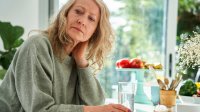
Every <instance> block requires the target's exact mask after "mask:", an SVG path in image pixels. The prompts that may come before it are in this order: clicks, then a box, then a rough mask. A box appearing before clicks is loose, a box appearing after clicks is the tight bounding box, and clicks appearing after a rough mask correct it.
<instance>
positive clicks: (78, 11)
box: [75, 9, 83, 14]
mask: <svg viewBox="0 0 200 112" xmlns="http://www.w3.org/2000/svg"><path fill="white" fill-rule="evenodd" d="M75 12H76V14H83V12H82V11H81V10H79V9H75Z"/></svg>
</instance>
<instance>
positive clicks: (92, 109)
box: [83, 104, 131, 112]
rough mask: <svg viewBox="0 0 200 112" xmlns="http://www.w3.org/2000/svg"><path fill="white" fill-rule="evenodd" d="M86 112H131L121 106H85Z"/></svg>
mask: <svg viewBox="0 0 200 112" xmlns="http://www.w3.org/2000/svg"><path fill="white" fill-rule="evenodd" d="M83 110H84V112H131V110H130V109H128V108H126V107H125V106H123V105H121V104H108V105H102V106H84V107H83Z"/></svg>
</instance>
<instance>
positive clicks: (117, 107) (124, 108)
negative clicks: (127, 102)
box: [109, 104, 131, 112]
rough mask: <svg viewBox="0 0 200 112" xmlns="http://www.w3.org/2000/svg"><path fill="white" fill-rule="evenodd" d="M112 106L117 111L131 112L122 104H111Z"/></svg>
mask: <svg viewBox="0 0 200 112" xmlns="http://www.w3.org/2000/svg"><path fill="white" fill-rule="evenodd" d="M109 105H111V106H112V107H113V108H114V109H117V110H118V111H119V110H120V112H131V110H130V109H129V108H127V107H125V106H123V105H121V104H109Z"/></svg>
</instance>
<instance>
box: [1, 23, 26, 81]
mask: <svg viewBox="0 0 200 112" xmlns="http://www.w3.org/2000/svg"><path fill="white" fill-rule="evenodd" d="M23 33H24V28H23V27H21V26H13V25H12V24H11V23H10V22H2V21H0V38H1V39H2V42H3V47H4V50H0V66H1V68H0V79H3V77H4V75H5V73H6V70H7V69H8V67H9V65H10V63H11V61H12V59H13V56H14V54H15V52H16V51H17V48H18V47H19V46H20V45H21V44H22V43H23V41H24V40H23V39H22V38H20V37H21V36H22V35H23Z"/></svg>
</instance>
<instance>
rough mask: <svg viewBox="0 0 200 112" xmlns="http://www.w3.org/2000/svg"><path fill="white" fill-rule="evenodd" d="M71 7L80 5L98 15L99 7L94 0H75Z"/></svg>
mask: <svg viewBox="0 0 200 112" xmlns="http://www.w3.org/2000/svg"><path fill="white" fill-rule="evenodd" d="M73 7H82V8H84V9H85V10H87V11H88V12H89V13H91V14H93V15H99V14H100V9H99V6H98V5H97V3H96V2H95V0H76V1H75V3H74V5H73Z"/></svg>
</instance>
